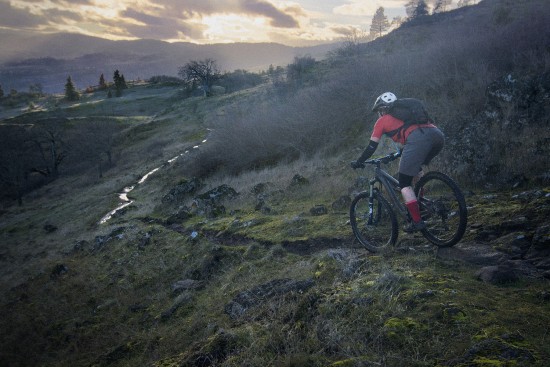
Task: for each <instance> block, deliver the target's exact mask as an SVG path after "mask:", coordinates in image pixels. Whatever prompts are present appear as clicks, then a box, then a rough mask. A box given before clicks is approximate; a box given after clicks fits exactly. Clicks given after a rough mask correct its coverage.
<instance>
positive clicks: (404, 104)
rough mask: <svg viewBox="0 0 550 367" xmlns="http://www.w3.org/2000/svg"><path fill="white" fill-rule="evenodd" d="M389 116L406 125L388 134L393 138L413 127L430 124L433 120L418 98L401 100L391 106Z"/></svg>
mask: <svg viewBox="0 0 550 367" xmlns="http://www.w3.org/2000/svg"><path fill="white" fill-rule="evenodd" d="M388 114H389V115H392V116H393V117H395V118H396V119H399V120H401V121H403V122H404V125H403V126H401V127H400V128H398V129H395V130H393V131H390V132H389V133H387V135H389V136H393V135H395V134H397V133H401V132H402V131H405V130H407V129H408V128H409V127H410V126H411V125H418V124H429V123H432V122H433V120H432V119H431V118H430V116H429V115H428V112H427V111H426V108H425V107H424V104H423V103H422V101H420V100H419V99H416V98H400V99H397V100H395V102H393V103H392V104H391V105H390V108H389V110H388Z"/></svg>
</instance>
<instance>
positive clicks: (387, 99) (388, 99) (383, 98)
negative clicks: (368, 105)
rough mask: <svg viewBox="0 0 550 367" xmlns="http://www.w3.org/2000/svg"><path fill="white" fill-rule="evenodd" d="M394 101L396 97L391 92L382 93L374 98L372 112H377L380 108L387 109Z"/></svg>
mask: <svg viewBox="0 0 550 367" xmlns="http://www.w3.org/2000/svg"><path fill="white" fill-rule="evenodd" d="M396 100H397V97H396V96H395V94H393V93H392V92H386V93H383V94H381V95H379V96H378V98H376V101H375V102H374V106H373V107H372V110H373V111H377V110H378V109H379V108H381V107H389V106H390V105H391V104H392V103H393V102H395V101H396Z"/></svg>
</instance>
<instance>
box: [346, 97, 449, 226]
mask: <svg viewBox="0 0 550 367" xmlns="http://www.w3.org/2000/svg"><path fill="white" fill-rule="evenodd" d="M396 100H397V97H396V96H395V94H393V93H391V92H386V93H383V94H381V95H380V96H379V97H378V98H377V99H376V101H375V102H374V106H373V108H372V111H373V112H378V116H379V118H378V120H377V121H376V123H375V124H374V129H373V132H372V135H371V137H370V142H369V145H368V146H367V148H366V149H365V150H364V151H363V153H362V154H361V156H360V157H359V158H358V159H357V160H356V161H352V162H351V167H352V168H353V169H356V168H363V167H364V166H365V165H364V162H365V161H366V160H367V159H369V158H370V157H371V156H372V155H373V153H374V152H375V151H376V148H377V147H378V142H379V141H380V139H381V138H382V135H387V136H390V137H391V139H392V140H393V141H395V142H396V143H400V144H401V145H402V146H403V151H402V155H401V160H400V162H399V186H400V187H401V195H402V196H403V200H404V201H405V205H406V206H407V209H408V211H409V214H410V216H411V219H412V223H411V224H410V225H409V226H408V227H407V228H405V231H407V232H415V231H419V230H422V229H424V228H425V227H426V224H425V223H424V221H423V220H422V217H421V215H420V208H419V205H418V201H417V198H416V195H415V194H414V190H413V187H412V185H413V182H414V183H416V182H417V181H418V180H419V179H420V178H421V177H422V176H423V175H424V172H423V171H422V165H427V164H429V163H430V161H431V160H432V159H433V158H434V157H435V156H436V155H437V154H438V153H439V152H440V151H441V149H443V145H444V143H445V138H444V136H443V133H442V132H441V130H439V129H438V128H437V127H436V126H435V125H434V124H433V123H432V121H431V120H428V121H427V123H421V124H412V125H410V126H408V127H406V128H403V127H404V126H403V125H404V122H403V121H402V120H399V119H397V118H395V117H393V116H392V115H390V114H389V113H388V111H389V108H390V106H391V105H392V103H394V102H395V101H396ZM400 128H403V129H400Z"/></svg>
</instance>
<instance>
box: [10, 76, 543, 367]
mask: <svg viewBox="0 0 550 367" xmlns="http://www.w3.org/2000/svg"><path fill="white" fill-rule="evenodd" d="M262 88H264V87H262ZM145 93H151V91H147V90H146V89H145V90H141V92H140V91H139V89H138V90H136V91H135V92H134V93H133V94H129V96H128V97H127V99H126V101H125V104H126V109H127V110H126V111H128V112H129V111H132V110H135V109H136V108H137V106H136V104H139V106H140V109H141V114H142V115H143V116H147V115H149V116H150V117H148V118H145V119H142V120H137V121H136V120H134V121H135V122H134V123H135V124H136V125H134V126H133V127H131V128H130V129H129V130H128V132H127V134H126V136H127V138H126V142H125V143H124V147H123V149H122V154H121V155H120V158H119V161H118V163H117V165H116V166H115V167H113V168H112V169H111V170H109V171H107V172H106V174H105V176H104V177H103V179H101V180H100V181H96V182H95V183H93V185H91V182H89V180H90V178H91V177H90V176H87V177H81V178H69V179H63V180H60V181H59V182H54V183H52V184H50V185H48V186H47V187H45V188H44V189H43V190H40V191H39V192H37V193H36V194H35V195H33V196H32V197H29V198H27V199H26V201H25V204H24V206H23V207H20V208H16V207H13V208H10V209H7V210H5V211H4V212H3V213H2V226H1V230H0V233H1V239H0V241H1V243H2V244H3V247H2V254H1V257H0V258H1V261H2V266H1V268H2V276H1V279H2V295H3V297H2V299H3V302H2V305H1V309H2V313H3V314H4V315H9V316H7V317H4V318H2V322H1V324H2V325H1V329H2V330H3V332H2V333H3V337H2V348H1V350H2V356H1V359H2V361H4V362H5V363H8V365H10V366H27V365H49V366H63V365H93V366H136V365H157V366H205V365H220V366H221V365H225V366H242V365H249V366H265V365H276V366H298V365H299V366H328V365H334V366H340V365H346V366H364V365H379V364H383V365H387V366H403V365H407V366H433V365H450V366H463V365H464V366H465V365H473V366H484V365H487V363H493V364H495V363H496V364H497V365H498V364H499V363H500V364H502V365H506V364H509V365H518V366H544V365H545V362H544V361H547V360H548V358H550V350H549V349H548V345H549V344H548V341H547V340H546V337H547V325H548V324H549V323H550V297H549V294H550V288H549V283H548V280H547V279H546V280H545V278H544V277H548V271H547V269H548V267H547V265H548V252H549V250H550V247H549V243H548V238H549V237H548V230H549V228H550V225H549V222H548V219H547V218H548V215H549V214H550V190H548V189H546V190H538V191H537V190H531V191H526V192H520V191H518V192H492V193H485V192H484V191H482V190H477V189H476V190H475V193H471V194H470V195H469V196H468V199H467V200H468V206H469V215H470V219H469V220H470V226H469V229H468V234H467V236H466V238H465V239H464V240H463V241H462V242H461V244H459V245H457V246H456V247H455V248H452V249H439V250H438V249H436V248H433V247H432V246H430V245H428V244H426V242H425V240H423V238H422V237H417V236H410V235H409V236H407V235H404V234H401V235H400V236H401V240H400V242H399V244H398V246H397V248H396V250H395V251H392V252H390V253H387V254H382V255H378V256H374V255H372V254H369V253H368V252H367V251H366V250H364V249H362V248H361V247H360V246H359V245H358V244H357V243H355V242H354V240H353V238H352V235H351V230H350V228H349V224H348V223H347V208H346V207H345V204H344V206H338V205H332V204H333V203H336V202H338V200H337V199H338V198H339V197H341V196H343V195H347V194H348V192H350V191H348V190H351V191H354V190H357V189H358V187H356V186H354V185H353V182H354V180H355V179H356V178H354V174H353V173H352V172H351V170H349V169H348V168H347V167H342V164H341V162H339V161H338V160H326V161H323V162H320V161H317V162H316V161H298V162H295V163H293V164H290V165H287V166H286V167H284V168H283V167H274V168H272V169H266V170H263V171H258V172H251V173H249V174H246V175H242V176H241V177H233V178H232V177H229V176H222V177H218V178H212V179H211V180H209V181H207V182H203V184H202V185H200V184H199V185H197V186H196V187H195V186H192V188H191V189H190V190H188V191H185V190H183V191H182V190H181V188H182V187H188V186H185V185H186V182H187V183H188V182H190V181H189V179H190V177H185V176H186V175H185V172H182V171H181V169H182V167H185V161H186V160H189V159H195V158H196V157H197V151H198V150H200V149H201V145H207V144H208V140H207V141H206V142H204V143H201V140H203V138H204V137H205V135H203V134H204V132H205V131H204V128H203V123H204V122H205V121H208V120H209V119H210V118H212V116H213V115H219V114H223V113H225V112H224V111H226V110H227V109H229V108H230V106H231V104H234V103H237V104H238V103H243V101H248V102H251V101H253V100H255V99H258V98H260V99H261V98H265V97H261V94H262V93H263V92H262V91H261V88H260V90H254V91H253V93H251V91H248V92H243V93H241V94H239V95H229V96H222V97H214V98H210V99H200V98H199V99H190V100H186V101H183V102H180V101H176V102H174V103H173V104H172V105H168V106H167V107H166V108H164V109H163V110H162V111H160V112H159V111H158V110H157V105H158V102H159V101H160V100H159V99H158V98H157V97H155V95H158V96H162V99H164V98H166V96H167V94H164V95H163V94H158V91H153V92H152V93H153V94H151V95H150V97H149V98H145V97H146V94H145ZM138 97H139V98H138ZM145 100H147V102H144V101H145ZM109 102H110V101H107V100H105V101H103V102H99V103H109ZM97 103H98V102H97V101H96V102H95V103H94V106H95V107H94V108H99V107H100V105H98V104H97ZM98 106H99V107H98ZM89 107H90V106H87V104H86V103H82V104H80V106H79V107H78V108H76V109H75V108H73V109H71V114H72V115H73V116H75V117H77V116H79V112H78V111H81V112H83V113H85V114H88V113H89ZM150 108H152V110H150V111H151V112H153V111H154V112H153V113H149V112H148V111H149V109H150ZM102 110H105V109H102ZM192 111H193V112H192ZM128 112H126V113H128ZM140 121H141V122H140ZM201 136H202V137H201ZM155 145H160V146H161V147H162V148H161V149H160V150H157V149H155V148H153V147H154V146H155ZM193 146H199V147H198V148H195V149H194V148H193ZM147 151H149V153H146V152H147ZM186 151H189V153H185V152H186ZM179 154H183V156H181V157H180V158H178V159H176V160H172V158H174V157H176V156H178V157H179ZM168 161H171V163H168ZM163 162H164V163H163ZM156 168H159V169H158V170H155V169H156ZM153 171H154V172H153ZM149 172H153V173H152V174H151V175H149V176H147V178H146V179H145V180H143V182H142V183H139V184H138V181H141V178H143V177H144V176H146V174H147V173H149ZM327 172H330V173H331V175H330V176H328V175H327V174H326V173H327ZM298 173H299V174H300V175H301V176H302V177H304V178H305V179H307V180H306V181H303V182H302V181H299V182H302V184H300V185H297V186H296V185H295V184H293V182H294V181H295V180H296V178H295V175H296V174H298ZM331 176H332V177H331ZM87 181H88V182H87ZM92 181H95V180H92ZM306 182H309V183H306ZM221 184H226V185H228V186H230V187H232V188H235V189H236V190H237V191H238V192H239V194H240V195H239V197H238V198H234V199H231V200H226V201H223V202H222V204H223V205H224V207H223V208H224V210H223V211H219V212H217V213H214V212H210V213H209V214H208V213H205V214H204V215H202V214H200V212H196V213H195V214H192V216H191V217H188V216H187V214H186V211H182V210H181V208H182V204H187V203H188V201H189V200H191V199H192V198H193V197H198V196H200V195H199V194H200V193H204V192H207V191H208V190H209V189H211V188H216V187H219V186H220V185H221ZM130 185H136V187H135V188H134V190H133V191H132V192H131V193H130V194H129V196H130V198H131V199H132V200H134V202H133V203H132V205H130V206H129V207H127V208H125V209H124V210H122V211H120V212H118V213H117V214H116V215H115V216H114V217H113V218H111V219H109V220H108V221H107V222H106V223H103V224H100V223H99V220H100V218H101V217H102V216H103V215H104V214H106V213H107V212H108V211H109V210H111V209H113V208H114V207H116V205H117V200H116V195H115V193H116V192H117V191H120V190H122V188H123V187H125V186H130ZM193 187H194V188H195V189H196V191H194V189H193ZM178 188H179V191H178ZM178 192H179V193H180V194H178ZM260 198H262V199H260ZM258 200H260V201H261V202H263V204H262V206H258V203H259V201H258ZM319 205H324V206H326V207H327V208H329V210H328V212H327V214H324V215H314V214H312V213H313V212H312V213H310V209H311V208H314V207H317V206H319ZM219 209H221V207H219ZM484 363H485V364H484Z"/></svg>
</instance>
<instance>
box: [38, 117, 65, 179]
mask: <svg viewBox="0 0 550 367" xmlns="http://www.w3.org/2000/svg"><path fill="white" fill-rule="evenodd" d="M66 122H67V121H66V120H64V119H48V120H43V121H40V122H38V123H37V124H35V126H34V127H33V128H32V130H31V140H32V142H33V143H34V145H35V147H36V148H37V149H38V152H39V155H40V157H41V159H40V162H39V163H37V164H36V165H35V166H34V167H33V171H34V172H38V173H40V174H42V175H43V176H48V177H50V178H53V179H55V178H57V176H58V175H59V166H60V165H61V163H62V162H63V160H64V159H65V158H66V157H67V155H68V153H69V145H68V144H67V141H66V139H65V138H66V132H67V130H66V127H65V125H66Z"/></svg>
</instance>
